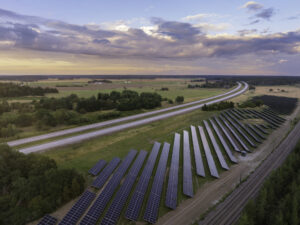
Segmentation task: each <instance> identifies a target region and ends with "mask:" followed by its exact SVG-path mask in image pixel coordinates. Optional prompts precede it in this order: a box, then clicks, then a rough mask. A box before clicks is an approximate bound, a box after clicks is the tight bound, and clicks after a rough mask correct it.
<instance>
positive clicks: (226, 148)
mask: <svg viewBox="0 0 300 225" xmlns="http://www.w3.org/2000/svg"><path fill="white" fill-rule="evenodd" d="M209 122H210V123H211V125H212V127H213V129H214V131H215V132H216V134H217V137H218V138H219V140H220V141H221V143H222V145H223V147H224V149H225V151H226V153H227V155H228V157H229V159H230V161H231V162H234V163H237V159H236V158H235V157H234V155H233V154H232V152H231V150H230V148H229V146H228V145H227V143H226V141H225V140H224V138H223V136H222V134H221V131H220V130H219V128H218V127H217V125H216V124H215V122H214V121H213V120H212V119H209Z"/></svg>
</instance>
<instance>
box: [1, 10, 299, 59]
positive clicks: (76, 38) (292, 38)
mask: <svg viewBox="0 0 300 225" xmlns="http://www.w3.org/2000/svg"><path fill="white" fill-rule="evenodd" d="M0 12H1V11H0ZM6 15H8V16H6V20H5V21H3V22H2V23H1V24H0V49H1V50H2V49H11V50H12V51H13V50H14V51H16V50H18V49H19V50H20V49H21V50H23V49H27V50H33V51H36V52H41V53H45V52H55V53H64V54H74V55H90V56H97V57H101V58H108V59H112V58H114V59H116V58H119V59H139V60H140V59H143V60H158V59H170V60H187V59H189V60H191V59H194V60H195V59H204V58H212V57H218V58H220V59H224V58H225V59H227V58H228V57H238V56H242V55H248V54H255V55H258V56H267V55H274V54H277V55H280V54H290V55H295V54H300V31H293V32H288V33H274V34H268V35H266V34H259V33H257V31H256V30H255V29H252V30H241V31H239V35H220V34H219V35H208V34H206V33H205V32H204V31H205V29H208V28H205V26H206V25H205V24H198V25H195V24H191V23H188V22H178V21H166V20H163V19H161V18H152V20H151V25H149V26H145V27H143V28H131V27H128V29H126V30H124V31H120V30H104V29H101V28H100V26H97V25H95V24H93V25H91V24H90V25H76V24H69V23H65V22H62V21H56V20H49V19H43V18H37V17H35V18H34V21H35V23H33V22H34V21H33V20H32V19H28V18H31V17H28V16H23V15H19V14H15V13H7V12H6ZM23 17H24V20H22V18H23ZM16 20H17V22H16ZM20 21H22V23H21V22H20ZM209 26H210V25H209ZM209 29H212V28H211V27H210V28H209ZM251 34H255V35H251Z"/></svg>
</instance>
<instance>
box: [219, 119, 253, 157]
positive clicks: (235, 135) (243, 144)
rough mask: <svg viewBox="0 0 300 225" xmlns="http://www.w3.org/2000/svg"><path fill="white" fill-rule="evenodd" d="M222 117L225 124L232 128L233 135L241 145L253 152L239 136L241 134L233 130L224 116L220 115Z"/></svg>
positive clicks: (230, 128)
mask: <svg viewBox="0 0 300 225" xmlns="http://www.w3.org/2000/svg"><path fill="white" fill-rule="evenodd" d="M220 119H221V120H222V121H223V123H224V124H225V126H226V127H227V128H228V130H230V132H231V133H232V135H233V136H234V137H235V139H236V140H237V141H238V142H239V143H240V145H241V146H242V147H243V149H244V150H246V151H247V152H251V151H250V149H249V148H248V147H247V145H246V144H245V143H244V141H243V140H242V139H241V138H240V137H239V135H238V134H237V133H236V132H235V131H234V130H233V128H232V127H231V126H230V125H229V124H228V123H227V121H226V120H225V118H224V117H222V116H220Z"/></svg>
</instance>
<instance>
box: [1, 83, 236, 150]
mask: <svg viewBox="0 0 300 225" xmlns="http://www.w3.org/2000/svg"><path fill="white" fill-rule="evenodd" d="M240 88H241V83H239V82H238V86H237V87H236V88H234V89H233V90H231V91H228V92H226V93H224V94H220V95H216V96H212V97H209V98H205V99H201V100H198V101H193V102H189V103H185V104H182V105H177V106H172V107H168V108H165V109H159V110H155V111H151V112H146V113H140V114H137V115H133V116H127V117H123V118H119V119H114V120H109V121H104V122H100V123H94V124H90V125H85V126H80V127H75V128H70V129H65V130H61V131H56V132H51V133H48V134H43V135H38V136H34V137H29V138H23V139H19V140H15V141H10V142H7V144H8V145H9V146H11V147H13V146H18V145H22V144H27V143H31V142H35V141H40V140H44V139H49V138H54V137H59V136H63V135H67V134H72V133H78V132H81V131H85V130H91V129H95V128H101V127H104V126H108V125H112V124H116V123H121V122H124V121H128V120H135V119H139V118H142V117H146V116H151V115H155V114H158V113H162V112H167V111H170V110H174V109H179V108H183V107H186V106H190V105H194V104H198V103H201V102H204V101H208V100H211V99H215V98H219V97H222V96H225V95H229V94H231V93H233V92H236V91H237V90H239V89H240Z"/></svg>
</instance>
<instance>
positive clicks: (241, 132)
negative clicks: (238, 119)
mask: <svg viewBox="0 0 300 225" xmlns="http://www.w3.org/2000/svg"><path fill="white" fill-rule="evenodd" d="M223 116H224V117H225V118H226V119H227V120H228V121H229V123H231V125H232V126H234V127H235V129H236V130H237V131H238V132H239V134H240V135H241V136H242V137H243V138H244V139H245V140H246V141H247V142H248V143H249V144H250V145H251V146H252V147H253V148H256V147H257V146H256V145H255V144H254V143H253V142H252V141H251V140H250V139H249V137H248V136H247V135H246V134H245V133H244V132H243V131H242V129H241V128H240V127H239V126H238V125H237V124H236V123H235V122H233V121H232V120H231V119H230V118H229V117H228V116H226V115H225V114H223Z"/></svg>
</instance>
